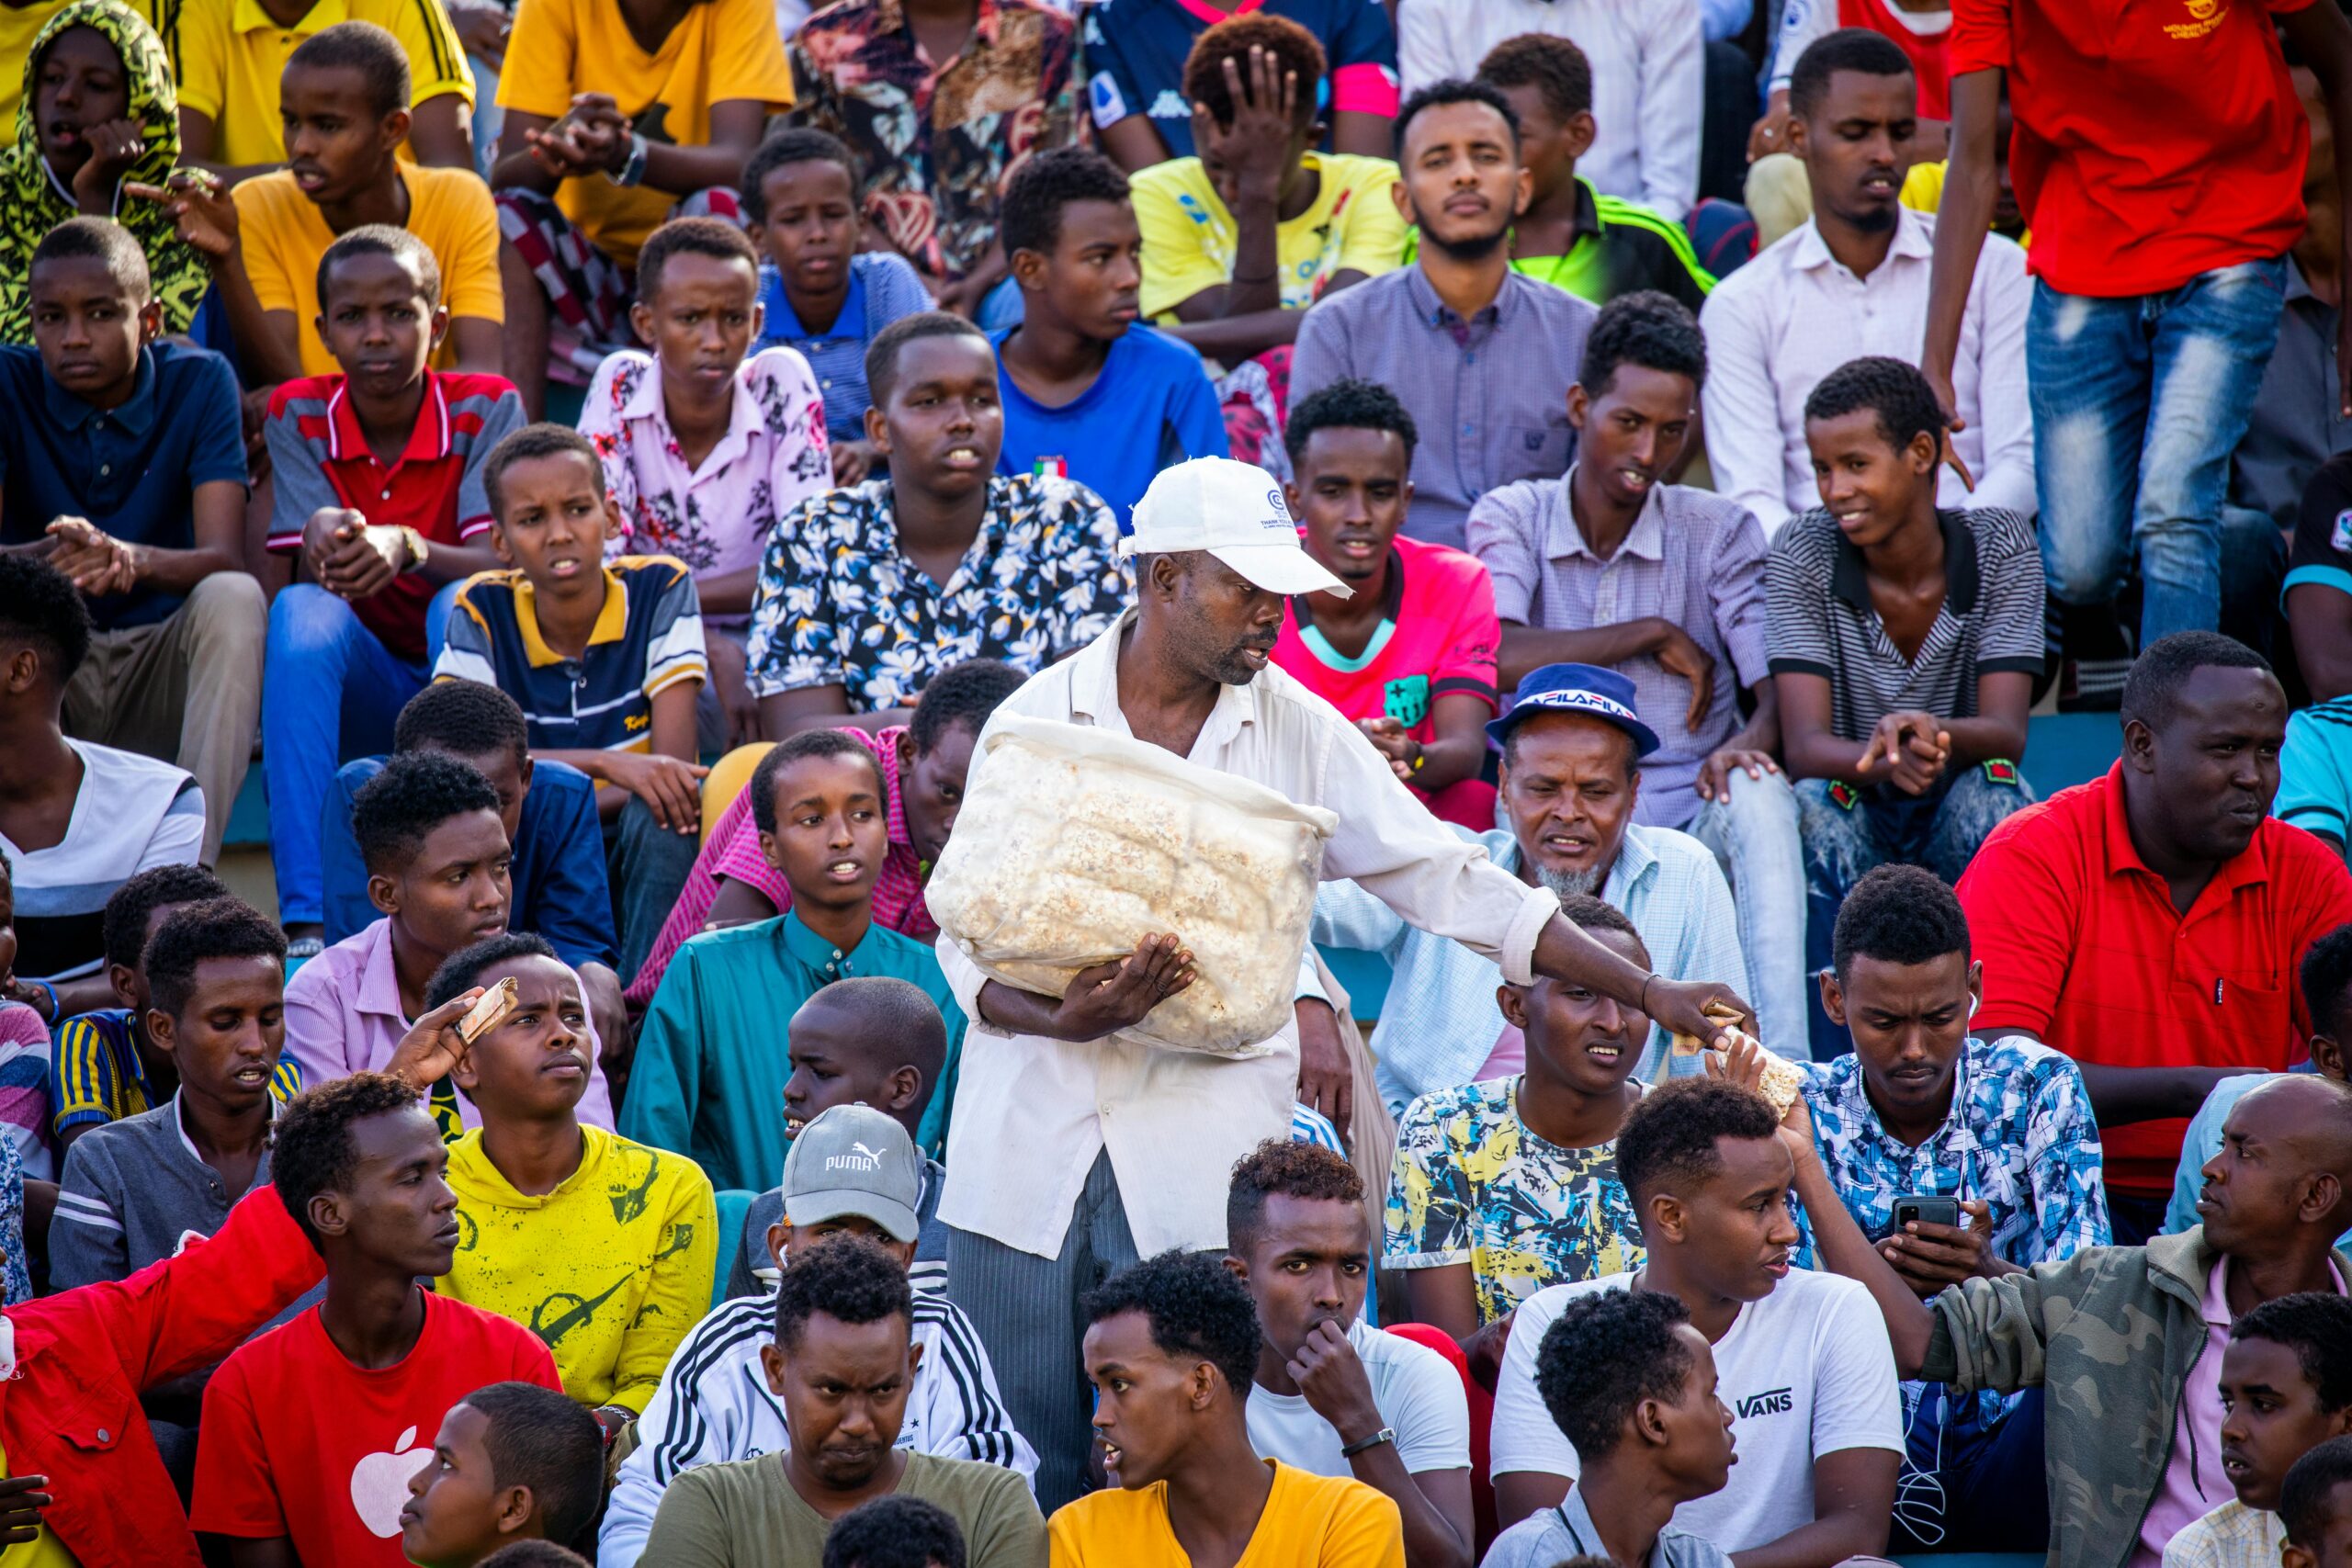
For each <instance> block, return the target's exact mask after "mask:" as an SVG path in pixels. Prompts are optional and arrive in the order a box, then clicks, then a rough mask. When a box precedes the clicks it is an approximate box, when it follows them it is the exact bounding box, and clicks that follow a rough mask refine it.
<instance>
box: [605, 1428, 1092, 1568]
mask: <svg viewBox="0 0 2352 1568" xmlns="http://www.w3.org/2000/svg"><path fill="white" fill-rule="evenodd" d="M898 1495H900V1496H904V1497H921V1498H922V1499H923V1500H924V1501H925V1502H928V1503H935V1504H937V1505H938V1506H940V1507H942V1508H944V1509H945V1510H946V1512H947V1513H948V1514H949V1515H950V1516H951V1517H954V1519H955V1520H956V1526H957V1528H958V1529H962V1530H963V1532H964V1548H965V1552H966V1561H967V1562H969V1563H970V1565H971V1568H1046V1517H1045V1516H1044V1515H1043V1514H1041V1513H1039V1512H1038V1511H1037V1503H1036V1500H1035V1498H1033V1497H1031V1496H1030V1495H1029V1487H1028V1484H1027V1483H1025V1482H1023V1480H1022V1479H1021V1474H1020V1472H1018V1471H1012V1470H1007V1469H1005V1468H1004V1467H1003V1466H1001V1465H994V1464H982V1463H980V1462H979V1461H977V1460H964V1459H941V1458H938V1457H936V1456H934V1455H932V1454H923V1453H910V1454H909V1455H908V1456H907V1468H906V1473H905V1474H903V1475H901V1476H900V1477H899V1486H898ZM831 1529H832V1523H831V1520H829V1519H827V1518H826V1517H824V1516H823V1515H821V1514H820V1513H819V1512H817V1510H816V1509H814V1508H812V1507H810V1506H809V1505H808V1504H807V1503H806V1502H804V1501H803V1500H802V1499H801V1496H800V1494H798V1493H797V1492H795V1491H794V1490H793V1489H792V1483H790V1482H788V1481H786V1479H785V1478H784V1462H783V1461H782V1459H781V1458H779V1457H778V1456H776V1455H775V1454H763V1455H762V1456H761V1457H760V1458H758V1459H746V1460H733V1461H728V1462H726V1463H724V1464H705V1465H697V1466H695V1468H694V1469H692V1470H688V1471H684V1472H681V1473H680V1474H679V1476H678V1477H677V1479H676V1480H674V1481H673V1482H671V1483H670V1484H669V1487H668V1489H667V1490H665V1491H664V1492H663V1493H662V1506H661V1508H660V1509H659V1510H658V1511H657V1512H656V1513H655V1514H654V1516H653V1529H652V1530H651V1531H650V1533H649V1534H648V1535H647V1536H646V1538H645V1555H644V1557H643V1559H642V1561H644V1562H658V1563H660V1564H662V1568H767V1565H768V1564H770V1563H780V1562H794V1563H803V1562H806V1563H813V1562H818V1561H819V1560H820V1559H821V1558H822V1557H823V1556H824V1554H825V1536H826V1534H827V1532H828V1531H830V1530H831Z"/></svg>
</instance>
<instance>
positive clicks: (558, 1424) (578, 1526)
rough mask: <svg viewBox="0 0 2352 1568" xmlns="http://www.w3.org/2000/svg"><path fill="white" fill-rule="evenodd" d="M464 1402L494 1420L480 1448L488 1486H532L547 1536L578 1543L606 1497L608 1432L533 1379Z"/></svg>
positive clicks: (573, 1402) (483, 1392) (485, 1391)
mask: <svg viewBox="0 0 2352 1568" xmlns="http://www.w3.org/2000/svg"><path fill="white" fill-rule="evenodd" d="M459 1403H460V1404H470V1405H472V1406H473V1407H474V1408H475V1409H476V1410H479V1411H481V1414H482V1416H484V1418H485V1419H487V1420H488V1421H489V1423H490V1430H489V1431H488V1432H487V1433H486V1434H485V1435H484V1436H483V1438H482V1442H481V1446H482V1449H483V1450H484V1451H485V1452H486V1453H487V1454H488V1455H489V1456H490V1477H491V1484H492V1485H493V1486H496V1487H498V1488H500V1489H501V1490H503V1489H504V1488H506V1487H509V1486H527V1487H529V1488H530V1491H531V1497H532V1499H533V1500H534V1501H535V1502H537V1504H538V1506H539V1517H540V1518H541V1520H543V1521H544V1523H545V1526H546V1529H547V1532H548V1540H554V1541H565V1540H578V1539H579V1537H580V1532H581V1531H582V1530H583V1529H587V1528H588V1521H589V1520H591V1519H593V1518H594V1517H596V1506H597V1505H598V1504H599V1503H601V1502H602V1501H603V1500H604V1490H605V1435H604V1430H603V1428H601V1427H598V1426H597V1425H596V1418H595V1417H594V1416H591V1415H589V1414H588V1412H587V1411H586V1410H585V1409H584V1408H582V1406H581V1404H580V1403H579V1402H578V1401H576V1400H574V1399H572V1398H571V1397H570V1396H568V1395H566V1394H564V1393H561V1392H560V1391H558V1390H556V1389H551V1388H542V1387H540V1386H539V1385H538V1384H537V1383H535V1382H494V1383H492V1384H491V1385H490V1386H489V1387H487V1388H478V1389H476V1390H474V1391H473V1393H469V1394H468V1395H466V1397H465V1398H464V1399H463V1400H461V1401H459Z"/></svg>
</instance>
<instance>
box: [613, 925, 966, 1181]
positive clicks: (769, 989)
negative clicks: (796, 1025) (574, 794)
mask: <svg viewBox="0 0 2352 1568" xmlns="http://www.w3.org/2000/svg"><path fill="white" fill-rule="evenodd" d="M868 975H882V976H890V977H891V978H894V979H899V980H906V981H909V982H910V983H912V984H913V985H916V986H919V987H922V991H923V994H924V995H926V996H928V997H930V998H931V999H932V1000H933V1002H935V1003H937V1004H938V1006H939V1012H940V1016H941V1017H942V1018H944V1020H945V1021H946V1022H947V1063H946V1066H945V1067H944V1068H943V1069H942V1071H941V1073H940V1075H939V1082H938V1083H937V1084H935V1085H934V1086H933V1089H932V1091H931V1103H930V1104H929V1105H927V1106H926V1107H924V1109H923V1115H922V1129H921V1131H920V1133H919V1134H918V1135H917V1138H916V1142H917V1143H919V1144H921V1145H922V1147H923V1148H924V1149H925V1150H926V1151H928V1152H930V1153H931V1154H932V1155H933V1156H934V1157H936V1156H937V1154H938V1152H939V1151H940V1150H941V1149H943V1148H944V1147H945V1145H946V1143H947V1114H948V1106H949V1102H950V1101H951V1100H953V1099H954V1097H955V1091H956V1064H957V1061H958V1060H959V1058H960V1057H961V1055H962V1054H963V1047H964V1014H963V1011H962V1010H961V1009H959V1008H958V1007H956V998H955V995H954V993H952V992H951V991H949V989H948V988H947V980H946V976H944V975H942V974H941V973H940V968H939V960H938V959H937V958H936V957H934V956H933V953H932V951H931V949H930V948H929V947H928V946H926V945H925V944H923V943H922V942H917V941H915V940H914V939H913V938H911V937H906V936H901V935H899V933H898V932H897V931H889V930H887V929H885V928H884V927H881V926H874V927H871V928H869V929H868V930H867V931H866V933H865V939H864V940H863V941H861V942H858V944H857V945H856V946H855V947H854V948H852V949H850V950H849V951H848V952H846V953H844V952H842V950H840V949H839V948H836V947H835V946H833V944H832V943H831V942H827V941H825V940H824V939H823V938H822V937H820V936H818V935H817V934H816V933H815V932H814V931H810V930H809V928H808V927H807V926H806V925H804V924H802V923H801V921H800V919H799V917H798V916H797V915H794V914H790V913H786V914H783V915H779V916H777V917H776V918H775V919H772V920H762V921H760V922H758V923H757V924H755V925H748V926H735V927H731V928H729V930H726V931H707V932H705V933H703V934H702V935H700V936H696V937H693V938H691V939H689V940H688V941H687V942H686V944H685V945H684V946H683V947H681V948H679V949H678V953H677V956H676V957H674V958H673V959H672V960H671V961H670V968H669V972H668V973H667V974H665V975H664V976H662V986H661V988H660V989H659V990H657V991H655V992H654V994H653V1005H652V1007H651V1008H650V1010H648V1011H647V1013H646V1015H645V1024H644V1027H643V1028H642V1029H640V1030H639V1032H638V1041H637V1059H636V1062H635V1064H634V1065H633V1066H631V1068H630V1070H629V1079H628V1098H627V1099H626V1100H624V1102H623V1104H622V1109H621V1125H620V1131H621V1133H622V1134H623V1135H625V1136H627V1137H631V1138H635V1139H636V1140H637V1141H638V1142H639V1143H641V1144H650V1145H653V1146H654V1147H656V1148H662V1149H670V1150H673V1151H674V1152H676V1153H678V1154H683V1155H685V1156H688V1157H689V1158H691V1159H693V1160H694V1161H695V1163H696V1164H698V1165H700V1166H701V1167H702V1168H703V1169H704V1171H705V1172H707V1174H708V1175H709V1177H710V1179H711V1182H712V1184H713V1185H714V1186H716V1187H719V1188H729V1187H738V1188H744V1189H747V1190H751V1191H753V1192H763V1191H765V1190H767V1189H769V1188H771V1187H773V1186H775V1184H776V1182H777V1181H778V1180H779V1179H781V1177H782V1174H783V1171H784V1154H785V1148H786V1143H787V1140H786V1137H785V1135H784V1086H785V1081H786V1079H788V1078H789V1077H792V1063H791V1060H790V1058H789V1055H788V1054H787V1051H786V1026H787V1025H789V1024H790V1022H791V1021H792V1015H793V1014H794V1013H796V1012H797V1011H798V1010H800V1004H801V1003H803V1002H805V1001H807V1000H808V999H809V998H810V997H812V996H814V995H815V994H816V993H817V992H818V991H820V990H821V989H823V988H824V987H827V986H829V985H831V984H832V983H833V982H834V981H835V980H846V979H850V978H852V977H853V976H868Z"/></svg>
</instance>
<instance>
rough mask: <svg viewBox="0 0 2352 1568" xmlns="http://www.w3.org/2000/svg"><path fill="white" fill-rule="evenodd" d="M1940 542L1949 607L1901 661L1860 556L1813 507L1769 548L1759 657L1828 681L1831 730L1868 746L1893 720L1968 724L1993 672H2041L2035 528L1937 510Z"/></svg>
mask: <svg viewBox="0 0 2352 1568" xmlns="http://www.w3.org/2000/svg"><path fill="white" fill-rule="evenodd" d="M1936 520H1937V522H1938V523H1939V524H1940V525H1942V528H1943V535H1944V602H1943V604H1942V605H1941V606H1940V607H1939V608H1938V609H1937V611H1936V620H1935V625H1934V626H1931V627H1929V628H1928V637H1927V640H1926V641H1925V642H1923V643H1921V644H1920V645H1919V653H1918V657H1917V658H1916V659H1910V660H1906V659H1905V658H1904V657H1903V654H1902V652H1901V650H1900V649H1897V648H1896V647H1895V646H1894V640H1893V639H1892V638H1890V637H1888V636H1887V635H1886V627H1885V626H1884V624H1883V623H1882V622H1881V621H1880V619H1879V615H1878V611H1877V610H1875V609H1873V608H1872V607H1871V592H1870V582H1869V580H1868V576H1867V574H1866V571H1865V569H1864V567H1863V564H1862V552H1861V551H1860V549H1858V548H1857V547H1854V546H1853V545H1851V544H1849V543H1848V542H1847V539H1846V536H1845V535H1844V534H1842V533H1840V532H1839V531H1838V524H1837V521H1836V520H1835V519H1834V518H1832V517H1831V516H1830V515H1829V513H1827V512H1826V511H1825V510H1823V509H1822V508H1820V507H1815V508H1814V509H1813V510H1812V511H1810V512H1805V513H1799V514H1798V515H1796V516H1794V517H1792V518H1790V519H1789V521H1788V524H1787V525H1786V526H1784V527H1783V528H1781V531H1780V533H1779V534H1777V535H1775V536H1773V539H1772V558H1771V563H1770V566H1769V567H1768V569H1767V571H1766V577H1765V598H1766V602H1767V604H1768V606H1769V615H1768V620H1767V629H1766V632H1765V649H1766V653H1767V655H1768V657H1769V659H1770V665H1771V669H1772V672H1773V673H1774V674H1776V675H1786V674H1802V675H1819V676H1821V677H1822V678H1823V679H1825V680H1826V681H1827V682H1829V698H1830V710H1829V711H1830V719H1829V727H1830V728H1831V730H1832V731H1833V732H1835V733H1836V734H1837V735H1838V737H1839V738H1840V739H1846V740H1851V741H1854V742H1856V743H1857V744H1860V743H1862V742H1865V741H1867V740H1868V739H1870V734H1871V730H1872V729H1874V728H1877V725H1878V721H1879V720H1880V719H1882V718H1883V717H1885V716H1887V715H1888V714H1890V713H1894V712H1897V711H1900V710H1903V709H1906V708H1907V709H1916V710H1917V711H1919V712H1922V713H1931V714H1934V715H1935V716H1937V717H1939V718H1973V717H1974V716H1975V714H1976V681H1977V677H1979V676H1980V675H1985V674H1989V673H1994V672H1997V671H2018V672H2019V673H2022V674H2028V675H2038V674H2040V673H2041V663H2042V652H2043V629H2042V580H2041V550H2040V549H2039V548H2038V547H2036V546H2035V544H2034V538H2033V525H2031V524H2030V523H2029V522H2027V521H2026V519H2024V518H2023V517H2020V516H2018V514H2017V513H2014V512H2009V511H2006V510H2003V509H2002V508H1999V507H1984V508H1981V509H1977V510H1973V511H1966V512H1938V513H1936Z"/></svg>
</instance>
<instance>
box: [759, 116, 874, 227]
mask: <svg viewBox="0 0 2352 1568" xmlns="http://www.w3.org/2000/svg"><path fill="white" fill-rule="evenodd" d="M793 164H838V165H840V167H841V171H842V173H843V174H845V175H848V176H849V192H850V204H851V209H852V212H853V215H854V212H855V209H856V203H857V160H856V158H855V157H854V156H852V155H851V152H850V150H849V147H848V145H847V144H846V143H844V142H843V141H842V139H841V138H840V137H838V136H835V135H834V134H833V133H832V132H831V131H829V130H818V129H817V128H816V127H815V126H811V125H788V126H786V127H785V128H784V129H783V130H779V131H777V132H776V133H775V135H773V136H771V137H769V138H768V139H767V140H766V141H763V142H761V143H760V144H759V146H758V147H757V148H755V149H753V151H752V155H751V156H750V157H749V158H747V159H745V160H744V161H743V184H742V203H743V216H744V217H746V218H748V219H750V220H752V222H754V223H765V222H766V221H767V220H768V197H767V190H766V188H765V187H766V185H767V179H768V176H769V175H772V174H775V172H776V171H777V170H778V169H786V168H790V167H791V166H792V165H793Z"/></svg>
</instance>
